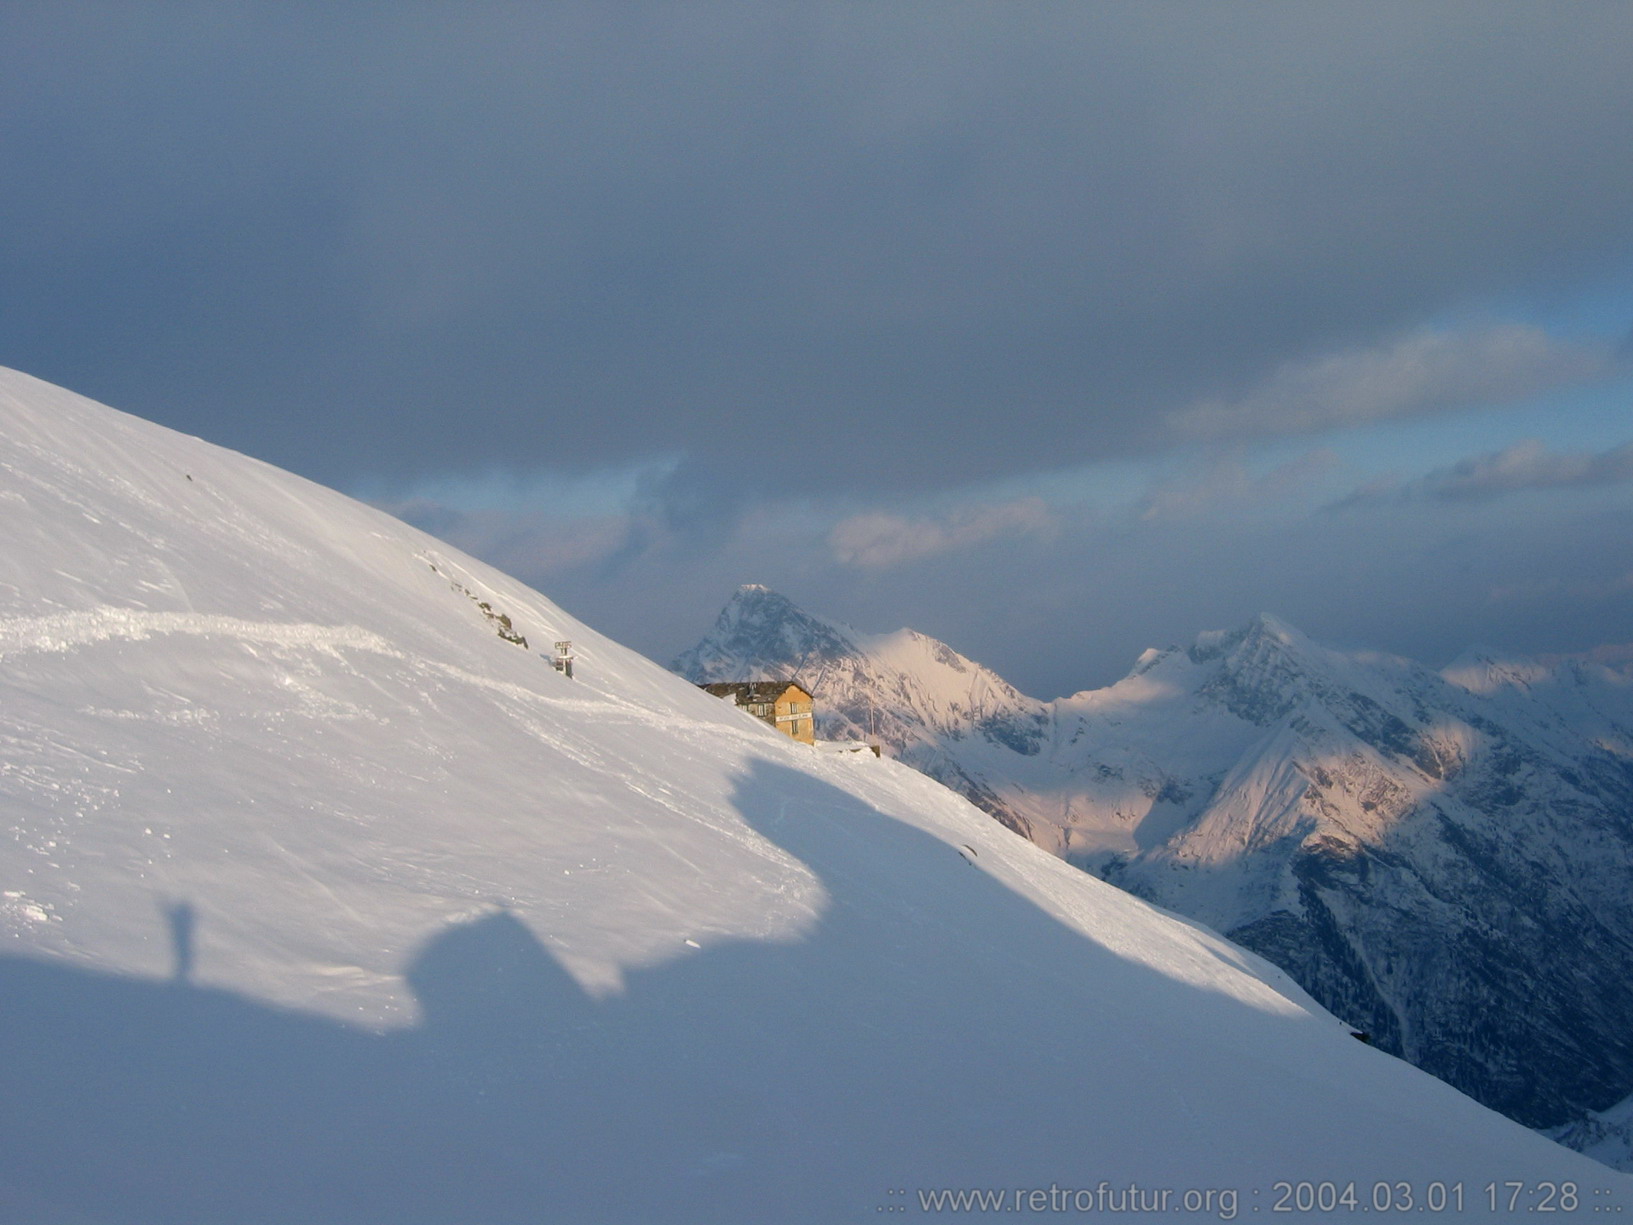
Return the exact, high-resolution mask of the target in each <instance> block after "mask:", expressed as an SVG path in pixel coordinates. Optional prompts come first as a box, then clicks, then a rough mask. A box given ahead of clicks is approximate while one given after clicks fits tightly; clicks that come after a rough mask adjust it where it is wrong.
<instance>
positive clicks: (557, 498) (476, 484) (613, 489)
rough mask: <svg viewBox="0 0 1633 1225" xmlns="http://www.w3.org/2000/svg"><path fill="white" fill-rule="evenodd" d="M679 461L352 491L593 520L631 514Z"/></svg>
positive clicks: (472, 509)
mask: <svg viewBox="0 0 1633 1225" xmlns="http://www.w3.org/2000/svg"><path fill="white" fill-rule="evenodd" d="M679 462H680V460H679V457H678V456H662V457H658V458H652V459H645V460H640V461H637V462H635V463H631V464H623V465H618V466H614V467H607V468H597V469H592V470H589V471H586V472H562V471H558V470H553V469H552V470H536V471H532V472H514V471H509V470H497V469H490V470H488V471H485V472H479V473H446V474H439V475H436V476H428V477H422V478H420V479H418V480H415V481H413V482H411V483H409V484H408V485H406V486H404V485H393V486H391V487H389V488H387V487H382V486H378V485H370V486H368V487H365V488H362V489H352V490H349V491H348V492H350V493H351V494H352V495H353V496H354V497H360V498H363V499H364V500H366V501H372V502H385V501H419V500H423V501H426V502H433V503H435V504H437V505H439V506H445V507H448V508H450V509H453V510H458V511H463V512H466V513H469V514H475V513H481V512H495V511H497V512H502V513H506V514H526V515H541V516H545V517H548V518H559V519H592V518H599V517H602V516H606V515H616V514H624V513H627V512H628V511H629V510H630V508H631V507H632V506H633V505H634V504H635V503H636V502H638V501H639V500H640V498H641V497H642V495H643V491H644V490H645V489H647V488H650V487H651V485H652V484H653V483H655V482H657V481H661V480H662V479H663V478H664V477H666V476H668V475H669V474H670V473H672V472H673V471H674V470H675V468H676V466H677V465H678V464H679Z"/></svg>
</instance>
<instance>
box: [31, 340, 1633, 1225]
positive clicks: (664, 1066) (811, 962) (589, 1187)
mask: <svg viewBox="0 0 1633 1225" xmlns="http://www.w3.org/2000/svg"><path fill="white" fill-rule="evenodd" d="M560 638H570V639H571V640H572V641H573V643H574V645H575V649H576V653H577V656H578V666H577V669H576V678H575V679H572V680H569V679H567V678H566V677H564V676H562V675H561V674H559V673H557V672H556V671H554V670H553V669H552V668H551V667H550V666H549V665H548V663H547V662H546V661H545V660H544V659H543V658H541V657H540V650H541V648H542V650H543V651H544V652H545V653H546V654H548V653H549V652H550V649H551V648H550V644H551V643H553V642H554V641H555V640H557V639H560ZM518 639H525V641H526V644H527V645H526V646H523V645H522V644H521V643H520V642H519V641H517V640H518ZM0 830H3V833H4V836H3V837H0V896H3V902H4V909H3V910H0V941H3V944H0V1052H3V1053H4V1057H3V1058H0V1101H3V1102H4V1103H5V1109H4V1111H0V1219H3V1220H6V1221H13V1222H42V1221H54V1222H55V1221H129V1222H138V1221H139V1222H164V1221H214V1222H220V1221H232V1222H249V1221H291V1222H292V1221H301V1222H321V1221H336V1222H342V1221H343V1222H376V1221H378V1222H386V1221H390V1222H450V1223H451V1222H511V1221H513V1222H523V1221H526V1222H539V1221H574V1222H577V1221H598V1220H618V1221H709V1222H719V1221H733V1222H749V1221H777V1222H797V1221H840V1220H854V1219H863V1218H865V1219H868V1220H875V1219H878V1217H879V1215H880V1214H881V1213H882V1212H885V1211H887V1210H893V1209H899V1208H902V1207H906V1208H907V1209H908V1211H909V1212H917V1211H918V1210H919V1200H918V1193H919V1192H920V1191H921V1190H923V1191H926V1192H933V1191H936V1190H939V1189H961V1188H993V1189H997V1188H1002V1189H1005V1195H1006V1196H1008V1195H1010V1194H1011V1193H1013V1192H1016V1191H1024V1190H1031V1189H1038V1190H1041V1191H1045V1192H1047V1191H1048V1189H1049V1188H1051V1187H1054V1188H1056V1189H1057V1190H1062V1189H1063V1190H1077V1189H1082V1188H1091V1189H1092V1188H1096V1187H1098V1185H1099V1184H1100V1183H1101V1181H1102V1180H1107V1181H1108V1183H1109V1185H1110V1187H1111V1188H1113V1189H1123V1188H1126V1187H1127V1185H1128V1184H1129V1183H1137V1184H1138V1185H1139V1187H1141V1188H1143V1189H1145V1190H1146V1191H1147V1192H1148V1193H1151V1194H1153V1195H1154V1194H1156V1193H1158V1192H1166V1193H1167V1194H1168V1195H1169V1196H1170V1197H1171V1199H1170V1200H1169V1207H1170V1208H1172V1209H1176V1210H1178V1209H1183V1208H1184V1207H1185V1203H1186V1201H1185V1200H1184V1199H1183V1196H1184V1193H1185V1192H1187V1191H1195V1192H1196V1193H1197V1195H1198V1196H1201V1195H1202V1194H1203V1193H1204V1192H1211V1193H1212V1195H1211V1198H1210V1200H1209V1204H1210V1210H1209V1211H1204V1212H1201V1213H1200V1215H1201V1216H1203V1217H1207V1216H1210V1215H1211V1216H1220V1215H1225V1214H1224V1213H1222V1212H1221V1207H1222V1206H1223V1204H1224V1203H1225V1202H1226V1200H1225V1197H1226V1196H1227V1195H1228V1196H1229V1197H1230V1200H1229V1202H1230V1203H1231V1205H1232V1207H1233V1209H1234V1210H1235V1212H1236V1213H1245V1212H1248V1211H1250V1210H1251V1208H1252V1207H1254V1206H1261V1207H1263V1206H1268V1205H1270V1204H1273V1203H1274V1202H1275V1201H1276V1199H1277V1198H1278V1197H1285V1196H1286V1195H1287V1194H1288V1193H1284V1192H1281V1191H1279V1190H1278V1189H1277V1188H1276V1187H1275V1186H1274V1183H1275V1182H1276V1180H1279V1179H1292V1180H1321V1179H1331V1180H1336V1181H1337V1182H1338V1183H1339V1184H1340V1185H1341V1186H1342V1185H1343V1184H1345V1183H1348V1182H1349V1181H1350V1180H1355V1181H1356V1183H1357V1184H1358V1187H1359V1188H1360V1192H1359V1193H1360V1194H1361V1195H1362V1196H1363V1197H1366V1196H1369V1195H1371V1194H1372V1187H1373V1184H1374V1183H1376V1182H1380V1181H1383V1180H1388V1182H1389V1183H1390V1184H1402V1183H1404V1184H1407V1185H1408V1186H1409V1187H1410V1188H1412V1190H1413V1191H1414V1193H1415V1194H1416V1195H1417V1196H1419V1197H1420V1198H1421V1197H1423V1196H1425V1195H1427V1194H1429V1193H1430V1191H1429V1183H1430V1182H1431V1181H1433V1180H1439V1181H1442V1182H1445V1183H1454V1182H1456V1181H1457V1180H1462V1182H1463V1184H1464V1187H1463V1192H1462V1194H1463V1199H1464V1204H1465V1208H1466V1211H1465V1213H1464V1214H1463V1215H1467V1216H1471V1217H1472V1216H1479V1217H1484V1216H1486V1215H1487V1213H1486V1211H1485V1192H1484V1191H1483V1190H1482V1188H1483V1187H1484V1185H1485V1184H1486V1183H1487V1182H1488V1181H1490V1180H1493V1179H1499V1180H1501V1179H1521V1180H1525V1183H1526V1185H1527V1187H1528V1188H1537V1187H1538V1186H1539V1184H1540V1183H1541V1181H1542V1180H1545V1179H1552V1180H1560V1179H1569V1180H1571V1181H1573V1182H1574V1183H1575V1184H1576V1185H1577V1186H1578V1187H1579V1188H1580V1194H1581V1196H1582V1197H1583V1202H1585V1203H1593V1204H1595V1205H1599V1204H1623V1203H1628V1202H1629V1201H1630V1200H1633V1196H1630V1195H1629V1193H1628V1188H1629V1183H1628V1182H1627V1180H1626V1179H1625V1178H1623V1177H1622V1176H1619V1175H1613V1174H1609V1173H1608V1172H1606V1171H1603V1170H1602V1168H1601V1167H1598V1166H1594V1165H1591V1164H1589V1163H1587V1162H1585V1161H1584V1160H1583V1159H1581V1158H1579V1157H1577V1156H1575V1155H1574V1154H1571V1153H1568V1152H1566V1151H1565V1150H1563V1149H1560V1148H1558V1147H1557V1146H1555V1145H1552V1144H1549V1143H1547V1142H1546V1141H1543V1140H1541V1139H1539V1138H1538V1137H1536V1136H1534V1135H1532V1134H1530V1133H1528V1132H1526V1131H1525V1130H1523V1129H1521V1128H1519V1127H1517V1126H1515V1125H1514V1124H1512V1123H1511V1122H1509V1121H1508V1120H1505V1119H1502V1118H1500V1117H1499V1116H1497V1115H1495V1114H1492V1113H1491V1112H1489V1111H1487V1110H1485V1109H1483V1108H1482V1107H1480V1106H1478V1105H1476V1104H1475V1103H1474V1102H1472V1101H1470V1100H1469V1099H1467V1098H1465V1097H1463V1096H1462V1095H1460V1094H1458V1093H1456V1092H1455V1091H1453V1090H1451V1089H1449V1088H1447V1087H1446V1086H1444V1085H1442V1084H1440V1083H1438V1082H1436V1081H1434V1080H1432V1079H1430V1078H1428V1077H1425V1076H1423V1075H1422V1074H1421V1073H1419V1072H1417V1071H1416V1070H1415V1069H1412V1068H1410V1067H1408V1066H1407V1065H1406V1064H1404V1063H1401V1062H1399V1061H1397V1060H1394V1059H1392V1058H1390V1057H1389V1056H1387V1055H1384V1054H1382V1053H1381V1052H1379V1051H1376V1050H1372V1049H1369V1048H1367V1047H1365V1046H1364V1045H1362V1044H1361V1043H1358V1042H1355V1041H1353V1040H1352V1039H1351V1038H1350V1037H1349V1035H1348V1032H1347V1029H1346V1027H1344V1026H1343V1025H1341V1024H1340V1023H1339V1022H1338V1021H1336V1020H1335V1019H1334V1018H1333V1017H1332V1016H1330V1015H1328V1014H1326V1013H1325V1012H1323V1011H1322V1010H1321V1009H1319V1008H1318V1007H1316V1006H1315V1005H1314V1004H1313V1003H1311V1002H1310V1001H1309V1000H1308V999H1307V997H1305V996H1304V995H1303V993H1301V992H1300V991H1299V990H1298V989H1297V988H1296V987H1295V986H1293V985H1292V984H1291V983H1290V982H1289V981H1288V980H1287V979H1286V978H1285V977H1284V976H1283V975H1282V974H1280V973H1279V972H1278V971H1276V970H1274V969H1272V968H1271V967H1269V966H1268V965H1266V964H1265V963H1263V962H1261V961H1260V960H1258V959H1257V958H1255V957H1253V956H1252V955H1250V954H1246V953H1243V952H1242V951H1240V950H1238V949H1237V948H1235V947H1233V946H1232V945H1230V944H1228V943H1226V942H1225V941H1223V940H1221V939H1220V938H1218V937H1217V936H1215V935H1213V934H1211V933H1209V932H1207V931H1205V930H1203V929H1201V928H1199V927H1197V926H1195V925H1192V924H1190V923H1188V922H1186V921H1184V920H1181V919H1179V918H1177V917H1174V916H1170V915H1166V914H1163V913H1161V912H1158V911H1156V910H1154V909H1153V908H1151V907H1150V906H1148V905H1147V904H1145V903H1143V902H1141V901H1139V900H1137V899H1134V898H1131V897H1129V896H1128V895H1126V894H1123V893H1121V892H1119V891H1117V890H1115V889H1112V888H1110V887H1108V886H1106V885H1104V884H1102V883H1100V882H1098V881H1095V880H1093V879H1091V878H1089V877H1087V876H1085V875H1084V874H1082V873H1080V872H1077V871H1075V870H1074V869H1072V868H1071V867H1070V866H1068V865H1067V864H1065V863H1063V862H1061V861H1060V860H1058V859H1056V858H1053V857H1051V856H1049V855H1047V854H1044V853H1043V852H1041V851H1040V850H1038V849H1037V848H1035V847H1032V846H1029V845H1027V844H1026V843H1025V842H1023V841H1022V840H1020V839H1017V838H1014V837H1012V836H1011V835H1009V834H1008V833H1007V832H1005V831H1003V830H1001V829H999V828H998V827H997V826H996V825H994V824H993V823H992V822H991V821H989V820H987V819H986V818H985V817H983V816H982V815H981V814H980V813H978V812H977V811H976V810H975V809H974V808H972V807H970V806H969V805H968V803H967V802H966V801H964V800H963V799H962V798H960V797H958V796H956V795H954V794H952V793H951V792H949V791H947V790H946V789H944V788H942V787H940V786H939V785H937V784H935V783H933V782H932V781H930V780H928V779H926V778H924V777H922V776H921V775H919V774H917V773H915V772H913V771H911V770H908V769H906V768H904V767H902V766H900V765H898V764H896V763H894V762H891V761H877V760H875V759H874V758H873V757H872V756H871V755H870V754H847V753H838V752H826V753H825V752H821V751H813V750H812V749H809V748H807V747H805V746H801V745H798V744H795V743H793V742H792V741H789V740H787V739H786V738H784V737H781V736H779V735H777V734H776V733H775V732H773V731H771V730H769V729H766V728H764V727H763V726H762V725H760V724H759V723H757V722H756V721H754V720H752V719H750V718H748V717H747V716H745V715H742V714H740V713H738V712H736V711H734V710H733V709H731V708H729V707H728V706H727V705H726V704H724V703H722V702H719V701H717V700H716V699H714V698H711V697H709V696H708V695H706V694H704V693H702V692H700V691H698V690H697V689H695V688H694V687H693V686H691V685H689V684H687V683H686V682H684V681H682V680H680V679H679V678H677V677H674V676H672V675H670V674H668V673H666V672H664V671H663V670H662V669H660V668H658V667H657V666H656V665H654V664H651V663H649V662H648V661H646V660H644V659H641V658H640V657H638V656H636V655H634V654H632V653H631V652H629V651H626V650H624V649H622V648H620V647H618V646H617V645H615V644H613V643H611V642H608V641H607V640H605V639H603V638H601V637H600V636H599V635H597V634H596V633H594V631H592V630H590V629H588V628H587V627H585V626H583V625H580V624H578V623H576V622H575V621H573V619H572V618H570V617H568V616H567V615H566V614H564V613H563V612H562V611H561V610H559V609H558V608H556V607H555V606H553V605H552V604H551V603H550V602H549V601H548V600H546V599H544V598H543V597H541V596H539V595H538V594H537V593H535V592H532V591H530V590H528V589H527V588H525V587H523V586H522V585H521V584H519V583H516V582H514V581H513V580H510V579H508V578H506V577H505V576H503V575H501V574H498V573H496V572H494V571H493V570H491V569H489V568H487V567H485V566H482V565H481V564H479V563H477V562H475V561H473V560H471V559H469V558H466V557H462V556H460V555H459V554H457V553H455V552H454V551H452V550H450V549H448V548H446V547H445V546H442V545H439V544H437V543H436V542H434V541H433V540H431V539H430V538H428V537H426V536H424V535H422V534H420V533H419V532H417V531H415V530H413V529H411V528H409V527H407V526H405V525H403V524H401V523H398V522H396V521H394V520H392V519H389V518H387V517H385V516H383V515H381V514H378V513H376V512H374V511H372V510H370V509H368V508H366V507H363V506H360V505H358V504H356V503H353V502H350V501H348V500H347V499H345V498H343V497H340V496H338V495H336V494H334V493H331V492H328V491H325V490H322V489H319V488H316V487H314V486H312V485H310V484H308V483H307V482H305V481H302V480H299V479H297V478H294V477H292V476H289V475H287V474H284V473H281V472H278V471H275V470H273V469H271V468H268V467H266V466H264V465H262V464H259V463H256V462H254V461H252V460H248V459H245V458H243V457H241V456H237V455H233V454H230V453H227V452H224V451H221V450H219V449H217V448H214V447H211V446H208V445H206V444H204V443H201V442H199V441H197V440H194V439H190V438H184V437H181V436H178V435H176V434H173V433H170V432H168V431H165V430H162V429H159V428H157V427H155V426H152V425H149V424H146V423H143V422H140V421H137V420H135V419H132V418H129V417H126V416H123V415H120V414H118V413H115V412H113V411H112V410H109V409H106V408H103V407H100V406H98V405H95V404H92V403H90V402H88V401H86V400H84V399H81V398H79V397H77V396H74V395H71V394H69V393H67V392H64V391H61V390H58V389H55V388H52V387H49V386H47V385H45V384H42V383H39V382H38V381H36V380H33V379H30V378H27V377H26V376H22V375H18V374H14V373H10V372H0ZM1091 1193H1092V1192H1091ZM1393 1194H1396V1195H1397V1196H1398V1194H1399V1192H1393ZM1028 1202H1031V1201H1028ZM1082 1202H1083V1201H1081V1200H1078V1201H1077V1203H1078V1204H1079V1205H1081V1204H1082ZM1100 1202H1101V1204H1102V1205H1104V1204H1105V1202H1106V1201H1105V1200H1103V1199H1102V1200H1101V1201H1100ZM1125 1202H1126V1201H1125ZM1145 1202H1146V1203H1155V1202H1156V1201H1155V1200H1147V1201H1145ZM1005 1203H1006V1205H1008V1206H1009V1207H1012V1208H1013V1207H1015V1205H1016V1203H1017V1201H1015V1200H1012V1199H1006V1200H1005ZM1196 1203H1197V1204H1198V1206H1200V1204H1201V1200H1200V1199H1198V1200H1197V1201H1196ZM991 1215H997V1214H991ZM1153 1215H1161V1214H1153ZM1169 1215H1174V1216H1183V1217H1184V1218H1185V1219H1195V1218H1196V1217H1197V1216H1198V1215H1199V1213H1198V1212H1189V1213H1185V1212H1181V1211H1175V1212H1173V1213H1170V1214H1169ZM1448 1215H1456V1214H1448Z"/></svg>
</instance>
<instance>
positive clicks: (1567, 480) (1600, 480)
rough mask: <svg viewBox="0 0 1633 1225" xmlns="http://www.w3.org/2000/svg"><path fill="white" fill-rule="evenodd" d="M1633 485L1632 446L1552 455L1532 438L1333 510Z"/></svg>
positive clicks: (1354, 497)
mask: <svg viewBox="0 0 1633 1225" xmlns="http://www.w3.org/2000/svg"><path fill="white" fill-rule="evenodd" d="M1629 483H1633V442H1629V443H1623V444H1622V445H1621V446H1618V447H1611V448H1610V449H1609V450H1606V451H1597V452H1595V451H1574V452H1560V451H1552V450H1550V449H1549V448H1548V446H1547V444H1546V443H1544V442H1543V441H1542V440H1541V439H1537V438H1528V439H1526V440H1524V441H1522V442H1517V443H1514V444H1513V445H1512V446H1507V447H1504V448H1502V449H1501V450H1500V451H1489V452H1486V453H1485V454H1482V455H1474V456H1470V457H1469V458H1467V459H1462V460H1459V461H1458V462H1457V463H1455V464H1451V465H1448V466H1447V467H1444V468H1437V469H1435V470H1434V471H1433V472H1430V473H1427V474H1425V475H1424V476H1421V477H1418V478H1416V479H1414V480H1409V481H1401V480H1392V479H1387V478H1386V479H1382V480H1378V481H1375V482H1372V483H1370V484H1368V485H1365V486H1363V487H1362V488H1360V489H1357V490H1356V491H1355V492H1353V493H1351V494H1350V495H1349V496H1348V497H1346V498H1344V499H1343V500H1342V501H1340V502H1338V503H1336V504H1335V505H1334V506H1333V507H1332V509H1334V510H1348V509H1351V508H1356V507H1365V506H1374V505H1377V504H1379V503H1389V502H1413V501H1424V500H1428V501H1440V502H1483V501H1488V500H1491V499H1494V498H1501V497H1506V496H1507V495H1509V494H1515V493H1524V492H1528V491H1536V490H1544V489H1593V488H1597V487H1600V486H1604V485H1625V484H1629Z"/></svg>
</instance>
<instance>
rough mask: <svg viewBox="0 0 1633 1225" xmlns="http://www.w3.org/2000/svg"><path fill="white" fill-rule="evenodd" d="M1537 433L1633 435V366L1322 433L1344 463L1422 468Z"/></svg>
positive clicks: (1363, 467)
mask: <svg viewBox="0 0 1633 1225" xmlns="http://www.w3.org/2000/svg"><path fill="white" fill-rule="evenodd" d="M1532 438H1535V439H1538V440H1540V441H1541V442H1542V443H1543V444H1544V445H1545V446H1547V447H1548V449H1549V450H1550V451H1555V452H1588V453H1599V452H1603V451H1608V450H1610V449H1611V448H1613V447H1618V446H1621V445H1623V444H1625V443H1628V442H1633V374H1629V375H1626V376H1624V377H1621V378H1616V379H1610V380H1606V381H1604V382H1600V383H1595V384H1592V385H1588V386H1578V387H1566V388H1556V389H1554V390H1551V391H1548V392H1546V393H1543V394H1541V395H1538V396H1535V397H1533V398H1531V399H1528V400H1524V401H1520V402H1516V403H1513V404H1502V405H1495V406H1475V407H1470V408H1466V409H1462V410H1459V411H1456V412H1443V413H1434V414H1431V415H1427V416H1422V417H1413V418H1403V419H1400V420H1395V421H1381V422H1375V423H1373V424H1370V425H1367V426H1364V427H1358V428H1355V429H1350V430H1344V431H1341V432H1335V433H1333V434H1331V435H1328V436H1327V437H1325V438H1324V439H1322V440H1321V441H1322V442H1323V443H1324V444H1325V445H1327V446H1329V447H1331V448H1332V449H1333V450H1334V451H1335V452H1337V454H1338V455H1339V457H1340V459H1341V460H1342V461H1343V462H1344V465H1345V467H1346V468H1351V469H1356V470H1359V471H1361V472H1364V473H1371V474H1381V473H1385V472H1388V473H1396V474H1400V475H1403V476H1420V475H1422V474H1424V473H1426V472H1430V471H1434V470H1436V469H1440V468H1445V467H1449V466H1450V465H1452V464H1455V463H1457V462H1458V461H1459V460H1464V459H1469V458H1471V457H1473V456H1477V455H1489V454H1491V453H1492V452H1494V451H1501V450H1503V449H1504V448H1505V447H1510V446H1513V445H1514V444H1515V443H1518V442H1523V441H1525V440H1526V439H1532ZM1311 441H1312V439H1309V438H1304V439H1285V440H1278V441H1276V442H1274V443H1269V444H1264V451H1265V453H1268V454H1274V453H1276V452H1278V451H1279V452H1285V453H1287V454H1292V453H1294V452H1297V451H1299V450H1302V449H1303V448H1305V447H1307V446H1308V445H1309V444H1310V442H1311Z"/></svg>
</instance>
